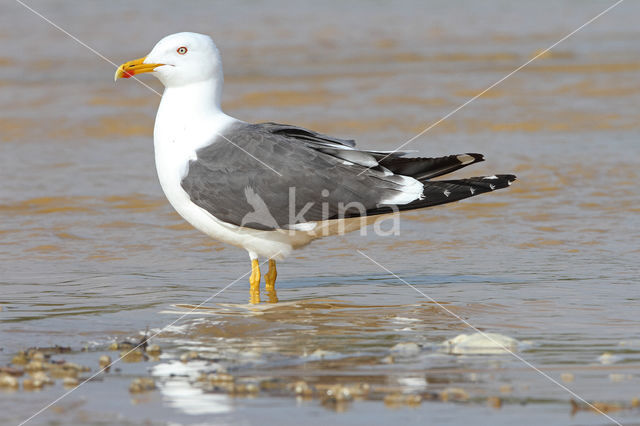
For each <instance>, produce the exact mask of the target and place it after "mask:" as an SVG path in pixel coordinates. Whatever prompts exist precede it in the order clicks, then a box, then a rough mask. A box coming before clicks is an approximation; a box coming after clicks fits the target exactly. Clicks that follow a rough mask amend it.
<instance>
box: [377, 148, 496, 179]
mask: <svg viewBox="0 0 640 426" xmlns="http://www.w3.org/2000/svg"><path fill="white" fill-rule="evenodd" d="M481 161H484V157H483V156H482V154H472V153H467V154H458V155H447V156H446V157H437V158H428V157H417V158H416V157H413V158H411V157H409V158H405V157H393V156H389V157H386V158H385V159H384V160H381V161H380V165H381V166H382V167H385V168H387V169H389V170H391V171H392V172H393V173H395V174H397V175H403V176H411V177H412V178H415V179H418V180H420V181H422V180H423V179H433V178H435V177H438V176H442V175H446V174H448V173H451V172H455V171H456V170H459V169H461V168H463V167H466V166H469V165H471V164H474V163H479V162H481Z"/></svg>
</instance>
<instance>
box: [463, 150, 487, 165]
mask: <svg viewBox="0 0 640 426" xmlns="http://www.w3.org/2000/svg"><path fill="white" fill-rule="evenodd" d="M466 154H467V155H470V156H472V157H473V159H474V161H473V162H474V163H479V162H481V161H484V155H482V154H477V153H474V152H467V153H466Z"/></svg>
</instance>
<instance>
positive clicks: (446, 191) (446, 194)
mask: <svg viewBox="0 0 640 426" xmlns="http://www.w3.org/2000/svg"><path fill="white" fill-rule="evenodd" d="M443 194H444V196H445V197H447V198H448V197H449V195H451V191H449V190H448V189H445V190H444V192H443Z"/></svg>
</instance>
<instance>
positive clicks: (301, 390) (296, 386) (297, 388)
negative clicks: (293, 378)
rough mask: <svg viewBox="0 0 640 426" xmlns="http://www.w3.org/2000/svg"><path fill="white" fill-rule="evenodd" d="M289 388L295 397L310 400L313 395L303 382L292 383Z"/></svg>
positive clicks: (309, 387)
mask: <svg viewBox="0 0 640 426" xmlns="http://www.w3.org/2000/svg"><path fill="white" fill-rule="evenodd" d="M291 387H292V388H293V391H294V392H295V394H296V395H297V396H300V397H303V398H311V396H312V395H313V389H312V388H311V386H309V385H308V384H307V382H305V381H303V380H300V381H298V382H295V383H293V384H292V385H291Z"/></svg>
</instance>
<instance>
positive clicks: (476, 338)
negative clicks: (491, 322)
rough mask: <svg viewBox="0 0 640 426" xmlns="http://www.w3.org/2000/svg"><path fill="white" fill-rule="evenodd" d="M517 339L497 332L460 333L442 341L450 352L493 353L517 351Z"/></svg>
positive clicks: (458, 353) (460, 353)
mask: <svg viewBox="0 0 640 426" xmlns="http://www.w3.org/2000/svg"><path fill="white" fill-rule="evenodd" d="M519 343H520V342H518V341H517V340H516V339H514V338H512V337H509V336H504V335H502V334H497V333H474V334H460V335H458V336H456V337H454V338H453V339H448V340H445V341H444V342H442V346H443V347H444V349H445V350H446V351H447V352H449V353H450V354H455V355H462V354H478V355H491V354H503V353H509V352H515V351H517V350H518V345H519Z"/></svg>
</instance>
